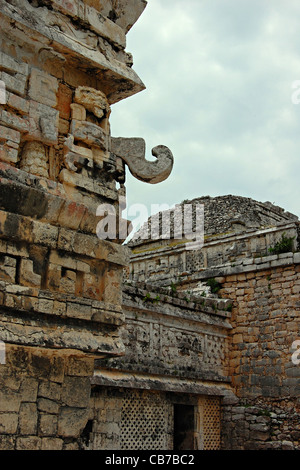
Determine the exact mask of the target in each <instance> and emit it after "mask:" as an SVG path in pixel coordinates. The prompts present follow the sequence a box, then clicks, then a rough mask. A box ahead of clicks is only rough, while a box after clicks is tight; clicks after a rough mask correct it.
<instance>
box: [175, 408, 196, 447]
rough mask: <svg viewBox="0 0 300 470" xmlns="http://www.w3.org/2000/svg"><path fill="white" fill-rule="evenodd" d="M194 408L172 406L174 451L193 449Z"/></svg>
mask: <svg viewBox="0 0 300 470" xmlns="http://www.w3.org/2000/svg"><path fill="white" fill-rule="evenodd" d="M194 436H195V407H194V406H192V405H174V445H173V447H174V450H194V449H195V442H194Z"/></svg>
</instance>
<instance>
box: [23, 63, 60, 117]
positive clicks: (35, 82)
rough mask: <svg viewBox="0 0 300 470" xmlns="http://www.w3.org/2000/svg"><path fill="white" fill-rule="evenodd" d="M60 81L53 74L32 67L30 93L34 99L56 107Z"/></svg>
mask: <svg viewBox="0 0 300 470" xmlns="http://www.w3.org/2000/svg"><path fill="white" fill-rule="evenodd" d="M57 91H58V81H57V79H56V78H55V77H53V76H52V75H49V74H48V73H45V72H43V71H41V70H38V69H32V70H31V74H30V77H29V90H28V95H29V97H30V98H32V99H33V100H34V101H38V102H39V103H43V104H45V105H47V106H51V107H52V108H54V107H55V106H56V105H57Z"/></svg>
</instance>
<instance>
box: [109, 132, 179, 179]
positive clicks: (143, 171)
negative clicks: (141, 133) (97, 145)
mask: <svg viewBox="0 0 300 470" xmlns="http://www.w3.org/2000/svg"><path fill="white" fill-rule="evenodd" d="M111 152H112V153H113V154H114V155H116V156H117V157H120V158H121V159H122V160H124V162H125V163H126V164H127V166H128V168H129V170H130V172H131V174H132V175H133V176H134V177H135V178H137V179H138V180H140V181H143V182H146V183H150V184H156V183H160V182H162V181H164V180H165V179H167V178H168V176H169V175H170V173H171V171H172V168H173V163H174V159H173V155H172V152H171V151H170V149H169V148H168V147H166V146H164V145H158V146H156V147H154V148H153V149H152V155H153V156H154V157H156V160H155V161H149V160H146V158H145V154H146V144H145V141H144V139H142V138H125V137H112V138H111Z"/></svg>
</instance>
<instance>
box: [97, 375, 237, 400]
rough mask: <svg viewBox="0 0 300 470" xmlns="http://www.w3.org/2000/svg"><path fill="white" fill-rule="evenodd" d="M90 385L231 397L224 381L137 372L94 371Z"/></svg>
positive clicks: (229, 389)
mask: <svg viewBox="0 0 300 470" xmlns="http://www.w3.org/2000/svg"><path fill="white" fill-rule="evenodd" d="M91 382H92V385H101V386H106V387H118V388H119V387H124V388H134V389H144V390H160V391H167V392H175V393H176V392H177V393H181V394H182V393H184V394H193V393H195V394H200V395H210V396H219V397H228V396H230V395H233V392H232V390H231V388H230V386H229V385H228V384H227V383H226V381H225V380H224V383H222V382H220V383H217V382H210V383H208V382H205V381H197V380H189V379H180V378H178V377H167V376H156V375H153V376H152V375H150V374H142V373H138V372H122V371H112V370H105V369H101V370H99V369H96V370H95V373H94V376H93V377H92V379H91Z"/></svg>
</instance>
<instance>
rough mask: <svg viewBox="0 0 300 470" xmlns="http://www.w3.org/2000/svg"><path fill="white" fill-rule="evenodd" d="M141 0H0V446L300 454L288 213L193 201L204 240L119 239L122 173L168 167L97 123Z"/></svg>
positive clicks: (128, 69) (297, 276)
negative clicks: (109, 228) (112, 228)
mask: <svg viewBox="0 0 300 470" xmlns="http://www.w3.org/2000/svg"><path fill="white" fill-rule="evenodd" d="M162 1H163V0H162ZM146 4H147V2H146V1H145V0H7V1H6V0H0V450H152V451H160V450H161V451H163V450H172V451H182V450H222V449H224V450H229V449H233V450H246V449H282V450H285V449H286V450H292V449H300V419H299V411H300V402H299V396H300V341H298V340H299V339H300V322H299V311H300V298H299V297H300V296H299V293H300V252H299V233H300V230H299V220H298V218H297V217H296V216H294V215H293V214H290V213H289V212H286V211H284V210H283V209H281V208H279V207H276V206H274V205H272V204H270V203H260V202H257V201H253V200H251V199H247V198H239V197H237V196H224V197H220V198H210V197H199V199H197V200H193V201H189V202H188V203H189V204H190V205H191V206H193V207H195V206H197V205H198V206H199V207H200V206H201V207H203V208H204V234H205V236H204V240H203V246H201V247H199V248H198V249H197V248H194V249H192V250H191V249H189V239H188V238H187V239H186V240H180V241H178V240H177V241H176V237H175V235H174V232H175V230H174V227H175V226H176V225H177V222H176V218H175V217H171V219H172V220H173V230H171V232H170V237H169V238H166V237H158V238H157V239H156V240H152V239H145V238H144V237H143V236H141V233H139V234H137V236H136V237H135V239H134V240H133V241H131V242H130V243H129V244H124V241H125V239H126V238H127V234H128V231H129V229H130V223H129V222H128V221H127V220H125V219H123V218H122V212H123V209H124V208H125V206H126V187H125V176H126V171H127V170H128V171H130V172H131V173H132V174H133V175H134V176H135V177H136V178H138V179H139V180H141V181H143V182H144V183H145V184H149V183H150V184H151V185H155V184H159V183H160V182H161V181H163V180H165V179H166V178H168V177H169V175H170V174H171V172H172V167H173V155H172V152H171V150H170V149H168V148H167V147H165V146H164V145H163V143H161V142H158V143H157V146H156V147H155V148H153V149H152V154H153V156H154V157H155V159H153V158H152V159H151V160H148V159H147V154H146V152H145V148H146V145H145V141H144V139H143V136H135V137H133V138H123V137H120V136H112V135H111V130H110V120H109V119H110V114H111V106H112V105H113V104H116V103H118V102H119V101H120V100H123V99H126V98H128V97H130V96H132V95H134V94H136V93H139V92H140V91H142V90H144V89H145V86H144V84H143V82H142V81H141V79H140V78H139V77H138V76H137V74H136V73H135V71H134V69H133V59H132V56H131V54H130V53H129V52H127V51H126V34H127V33H128V31H129V30H130V29H131V27H132V26H133V25H134V23H135V22H136V21H137V20H138V18H139V17H140V15H141V14H142V13H143V11H144V9H145V7H146ZM144 14H146V12H145V13H144ZM199 196H200V195H199ZM139 202H142V201H139ZM99 207H101V208H102V209H103V208H107V212H108V213H110V214H113V215H116V216H117V222H118V223H117V224H116V225H117V227H118V229H119V231H118V232H117V233H115V234H114V236H112V237H109V238H108V239H103V238H101V237H100V236H99V232H98V231H97V227H99V223H100V222H101V220H103V217H104V215H105V216H107V213H106V212H105V214H104V212H101V211H99ZM179 208H180V205H179ZM178 213H180V211H179V212H177V214H178Z"/></svg>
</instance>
